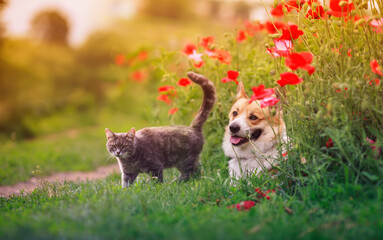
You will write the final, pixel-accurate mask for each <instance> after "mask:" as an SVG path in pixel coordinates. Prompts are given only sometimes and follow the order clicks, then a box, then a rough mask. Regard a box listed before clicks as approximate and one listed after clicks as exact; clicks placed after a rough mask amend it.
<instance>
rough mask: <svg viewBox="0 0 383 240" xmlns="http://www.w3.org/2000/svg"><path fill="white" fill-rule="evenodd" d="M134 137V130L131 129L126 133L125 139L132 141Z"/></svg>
mask: <svg viewBox="0 0 383 240" xmlns="http://www.w3.org/2000/svg"><path fill="white" fill-rule="evenodd" d="M135 136H136V129H135V128H134V127H132V128H131V129H130V130H129V132H127V133H126V138H128V139H131V140H133V139H134V137H135Z"/></svg>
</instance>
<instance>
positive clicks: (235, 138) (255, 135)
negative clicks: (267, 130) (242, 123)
mask: <svg viewBox="0 0 383 240" xmlns="http://www.w3.org/2000/svg"><path fill="white" fill-rule="evenodd" d="M261 134H262V130H261V129H257V130H255V131H254V132H253V133H252V134H251V136H250V139H251V140H252V141H256V140H257V139H258V138H259V137H260V136H261ZM248 141H249V138H248V137H239V136H236V135H232V136H230V143H231V144H233V145H234V146H239V145H242V144H244V143H247V142H248Z"/></svg>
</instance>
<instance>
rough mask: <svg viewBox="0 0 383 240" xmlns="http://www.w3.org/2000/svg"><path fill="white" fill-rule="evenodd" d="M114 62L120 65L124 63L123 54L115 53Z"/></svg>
mask: <svg viewBox="0 0 383 240" xmlns="http://www.w3.org/2000/svg"><path fill="white" fill-rule="evenodd" d="M114 62H115V63H116V65H118V66H122V64H124V62H125V56H124V55H123V54H118V55H116V57H115V58H114Z"/></svg>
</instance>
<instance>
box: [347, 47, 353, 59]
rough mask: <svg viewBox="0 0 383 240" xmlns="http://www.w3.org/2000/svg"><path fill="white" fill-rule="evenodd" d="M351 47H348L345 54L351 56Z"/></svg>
mask: <svg viewBox="0 0 383 240" xmlns="http://www.w3.org/2000/svg"><path fill="white" fill-rule="evenodd" d="M351 51H352V50H351V48H349V49H348V50H347V55H348V56H349V57H351V56H352V55H351Z"/></svg>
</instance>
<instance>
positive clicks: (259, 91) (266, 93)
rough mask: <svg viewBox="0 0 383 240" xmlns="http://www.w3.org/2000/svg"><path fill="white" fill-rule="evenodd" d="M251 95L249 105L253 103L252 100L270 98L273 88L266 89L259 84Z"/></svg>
mask: <svg viewBox="0 0 383 240" xmlns="http://www.w3.org/2000/svg"><path fill="white" fill-rule="evenodd" d="M252 90H253V95H251V98H250V101H249V103H251V102H253V101H254V100H261V99H264V98H267V97H270V96H271V95H273V94H274V89H273V88H266V89H265V85H263V84H260V85H259V86H257V87H253V88H252Z"/></svg>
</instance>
